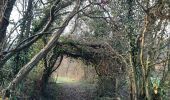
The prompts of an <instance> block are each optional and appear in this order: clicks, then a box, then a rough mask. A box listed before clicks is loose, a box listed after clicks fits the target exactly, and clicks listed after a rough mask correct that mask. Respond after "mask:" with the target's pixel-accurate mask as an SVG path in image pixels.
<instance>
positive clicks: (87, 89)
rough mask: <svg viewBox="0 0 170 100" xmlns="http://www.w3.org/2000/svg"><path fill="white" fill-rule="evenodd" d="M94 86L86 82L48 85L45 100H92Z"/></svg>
mask: <svg viewBox="0 0 170 100" xmlns="http://www.w3.org/2000/svg"><path fill="white" fill-rule="evenodd" d="M95 90H96V89H95V85H94V84H89V83H86V82H69V83H54V82H53V83H50V84H49V85H48V87H47V95H46V96H45V97H46V99H45V100H94V98H95Z"/></svg>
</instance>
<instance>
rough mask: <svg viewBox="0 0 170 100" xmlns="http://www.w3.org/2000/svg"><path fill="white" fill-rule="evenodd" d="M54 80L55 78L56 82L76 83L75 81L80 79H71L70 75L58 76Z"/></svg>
mask: <svg viewBox="0 0 170 100" xmlns="http://www.w3.org/2000/svg"><path fill="white" fill-rule="evenodd" d="M54 80H55V82H56V83H75V82H78V80H75V79H71V78H68V77H57V78H56V79H54Z"/></svg>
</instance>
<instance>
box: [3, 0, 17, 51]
mask: <svg viewBox="0 0 170 100" xmlns="http://www.w3.org/2000/svg"><path fill="white" fill-rule="evenodd" d="M15 1H16V0H1V1H0V11H1V12H0V51H1V50H2V49H3V44H4V41H5V37H6V29H7V27H8V25H9V18H10V15H11V12H12V9H13V6H14V4H15ZM3 10H4V12H3Z"/></svg>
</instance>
